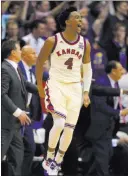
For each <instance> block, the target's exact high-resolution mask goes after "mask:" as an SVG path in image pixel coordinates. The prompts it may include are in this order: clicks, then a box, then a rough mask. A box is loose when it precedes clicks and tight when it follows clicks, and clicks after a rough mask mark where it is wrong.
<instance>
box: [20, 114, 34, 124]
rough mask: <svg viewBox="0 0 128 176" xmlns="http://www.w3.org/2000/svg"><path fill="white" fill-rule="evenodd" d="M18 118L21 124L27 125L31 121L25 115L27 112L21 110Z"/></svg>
mask: <svg viewBox="0 0 128 176" xmlns="http://www.w3.org/2000/svg"><path fill="white" fill-rule="evenodd" d="M18 119H19V120H20V123H21V125H26V124H27V125H29V124H30V123H31V120H30V118H29V117H28V116H27V114H26V113H25V112H24V111H23V112H22V113H21V114H20V116H19V117H18Z"/></svg>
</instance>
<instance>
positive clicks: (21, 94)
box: [1, 61, 37, 129]
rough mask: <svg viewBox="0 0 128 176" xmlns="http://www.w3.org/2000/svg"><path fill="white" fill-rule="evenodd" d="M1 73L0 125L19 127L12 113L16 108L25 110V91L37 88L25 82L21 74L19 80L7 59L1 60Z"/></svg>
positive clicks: (4, 127)
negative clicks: (0, 112) (0, 113)
mask: <svg viewBox="0 0 128 176" xmlns="http://www.w3.org/2000/svg"><path fill="white" fill-rule="evenodd" d="M1 73H2V75H1V80H2V83H1V89H2V90H1V94H2V95H1V104H2V106H1V108H2V110H1V111H2V115H1V118H2V123H1V126H2V128H3V129H12V128H20V126H21V125H20V121H19V120H18V119H17V118H16V117H14V116H13V113H14V112H15V111H16V109H17V108H20V109H21V110H25V111H26V103H27V91H28V92H31V93H36V92H37V88H36V86H35V85H33V84H31V83H28V82H26V81H25V80H24V78H23V76H22V74H21V75H20V76H21V80H20V79H19V77H18V75H17V73H16V71H15V69H14V68H13V66H12V65H11V64H10V63H8V62H7V61H3V62H2V67H1Z"/></svg>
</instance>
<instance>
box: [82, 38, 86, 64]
mask: <svg viewBox="0 0 128 176" xmlns="http://www.w3.org/2000/svg"><path fill="white" fill-rule="evenodd" d="M83 40H84V55H83V62H84V56H85V50H86V39H85V38H84V37H83Z"/></svg>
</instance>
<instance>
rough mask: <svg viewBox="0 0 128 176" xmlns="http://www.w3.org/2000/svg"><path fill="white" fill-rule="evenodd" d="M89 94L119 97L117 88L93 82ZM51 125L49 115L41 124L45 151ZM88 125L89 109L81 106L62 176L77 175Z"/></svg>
mask: <svg viewBox="0 0 128 176" xmlns="http://www.w3.org/2000/svg"><path fill="white" fill-rule="evenodd" d="M90 92H91V94H92V95H97V96H119V95H120V89H119V88H118V89H117V88H110V87H104V86H99V85H96V84H95V83H94V82H92V85H91V91H90ZM124 93H128V92H126V91H124ZM99 98H100V97H99ZM52 125H53V119H52V116H51V114H50V113H49V114H48V115H47V118H46V119H45V121H44V123H43V128H45V130H46V136H45V144H44V146H45V149H46V151H47V147H48V136H49V131H50V129H51V127H52ZM89 125H90V107H88V108H85V107H84V106H82V108H81V111H80V115H79V119H78V122H77V125H76V128H75V131H74V136H73V140H72V142H71V145H70V146H69V149H68V151H67V153H66V154H65V157H64V162H63V164H62V171H63V172H64V175H73V176H75V175H76V174H77V167H78V165H77V164H78V162H77V160H78V157H82V156H81V155H82V154H83V152H84V151H85V157H86V156H87V152H86V149H84V147H85V145H86V141H85V137H84V136H85V133H86V131H87V130H88V128H89Z"/></svg>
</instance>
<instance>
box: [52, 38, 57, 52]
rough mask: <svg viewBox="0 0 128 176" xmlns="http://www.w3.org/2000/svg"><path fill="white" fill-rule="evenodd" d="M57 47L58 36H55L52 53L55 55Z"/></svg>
mask: <svg viewBox="0 0 128 176" xmlns="http://www.w3.org/2000/svg"><path fill="white" fill-rule="evenodd" d="M56 45H57V35H55V43H54V46H53V49H52V53H53V51H54V50H55V48H56Z"/></svg>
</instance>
